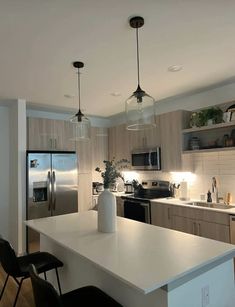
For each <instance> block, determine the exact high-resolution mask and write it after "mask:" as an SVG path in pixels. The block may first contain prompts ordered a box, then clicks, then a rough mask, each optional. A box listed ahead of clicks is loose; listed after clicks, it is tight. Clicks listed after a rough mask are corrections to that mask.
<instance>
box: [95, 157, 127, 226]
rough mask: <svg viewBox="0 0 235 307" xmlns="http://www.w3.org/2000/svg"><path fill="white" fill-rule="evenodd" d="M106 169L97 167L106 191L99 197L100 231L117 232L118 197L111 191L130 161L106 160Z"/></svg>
mask: <svg viewBox="0 0 235 307" xmlns="http://www.w3.org/2000/svg"><path fill="white" fill-rule="evenodd" d="M103 162H104V165H105V169H104V170H101V169H100V168H99V167H96V169H95V170H96V171H97V172H99V173H101V177H102V178H103V182H104V191H103V192H102V193H101V194H100V195H99V197H98V231H101V232H115V231H116V228H117V225H116V210H117V209H116V197H115V196H114V194H113V193H111V192H110V191H109V188H110V187H111V185H113V184H115V182H116V179H117V178H119V177H121V178H122V174H121V170H123V169H126V168H127V167H128V164H129V161H128V160H127V159H121V160H119V161H117V162H115V159H114V158H113V159H112V160H111V161H108V160H104V161H103Z"/></svg>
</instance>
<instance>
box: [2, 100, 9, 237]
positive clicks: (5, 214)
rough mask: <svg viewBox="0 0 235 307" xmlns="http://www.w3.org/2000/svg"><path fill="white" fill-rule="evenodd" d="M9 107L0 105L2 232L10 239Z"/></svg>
mask: <svg viewBox="0 0 235 307" xmlns="http://www.w3.org/2000/svg"><path fill="white" fill-rule="evenodd" d="M9 139H10V123H9V108H8V107H3V106H0V144H1V146H0V234H1V235H2V236H3V237H6V238H7V239H9V202H10V199H9V187H10V182H9V167H10V165H9V155H10V145H9Z"/></svg>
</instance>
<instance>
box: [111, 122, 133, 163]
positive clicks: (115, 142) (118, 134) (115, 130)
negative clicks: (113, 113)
mask: <svg viewBox="0 0 235 307" xmlns="http://www.w3.org/2000/svg"><path fill="white" fill-rule="evenodd" d="M108 134H109V136H108V151H109V153H108V157H109V159H110V160H111V159H113V158H115V160H116V161H118V160H121V159H128V160H130V158H131V156H130V141H129V136H128V131H127V130H126V125H124V124H123V125H119V126H115V127H111V128H109V132H108Z"/></svg>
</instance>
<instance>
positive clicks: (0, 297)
mask: <svg viewBox="0 0 235 307" xmlns="http://www.w3.org/2000/svg"><path fill="white" fill-rule="evenodd" d="M8 278H9V274H7V278H6V280H5V282H4V286H3V288H2V291H1V294H0V300H1V299H2V296H3V292H4V290H5V288H6V285H7V282H8Z"/></svg>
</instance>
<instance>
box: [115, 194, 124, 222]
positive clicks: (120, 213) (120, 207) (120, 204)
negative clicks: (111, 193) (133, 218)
mask: <svg viewBox="0 0 235 307" xmlns="http://www.w3.org/2000/svg"><path fill="white" fill-rule="evenodd" d="M116 203H117V216H122V217H123V216H124V200H123V199H122V198H121V197H119V196H117V197H116Z"/></svg>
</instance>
